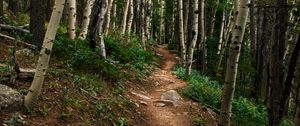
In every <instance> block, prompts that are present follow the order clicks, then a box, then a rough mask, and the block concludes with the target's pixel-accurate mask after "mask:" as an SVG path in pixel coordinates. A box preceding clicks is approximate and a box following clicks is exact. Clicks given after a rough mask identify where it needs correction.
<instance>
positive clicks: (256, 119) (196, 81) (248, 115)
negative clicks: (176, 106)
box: [175, 67, 267, 126]
mask: <svg viewBox="0 0 300 126" xmlns="http://www.w3.org/2000/svg"><path fill="white" fill-rule="evenodd" d="M175 73H176V74H177V75H178V77H179V78H181V79H183V78H184V68H182V67H177V68H175ZM184 93H185V94H186V95H187V96H189V97H191V98H193V99H195V100H197V101H199V102H200V103H202V104H205V105H208V106H209V107H212V108H213V109H214V110H218V108H220V105H221V102H220V99H221V94H222V87H221V85H220V84H219V83H218V82H216V81H213V80H211V79H210V78H209V77H207V76H204V75H201V74H199V72H197V71H192V73H191V75H190V77H189V79H188V86H187V88H186V89H185V91H184ZM232 112H233V121H234V123H236V124H239V125H243V126H258V125H259V126H261V125H267V110H266V107H265V106H262V105H255V104H254V103H252V102H251V101H249V100H248V99H246V98H242V97H239V98H235V99H234V100H233V103H232Z"/></svg>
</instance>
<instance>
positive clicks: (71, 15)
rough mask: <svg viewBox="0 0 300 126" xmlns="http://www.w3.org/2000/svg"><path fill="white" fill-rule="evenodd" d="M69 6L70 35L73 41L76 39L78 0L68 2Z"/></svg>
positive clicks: (68, 0)
mask: <svg viewBox="0 0 300 126" xmlns="http://www.w3.org/2000/svg"><path fill="white" fill-rule="evenodd" d="M67 5H68V34H69V37H70V38H71V39H75V37H76V33H75V29H76V0H67Z"/></svg>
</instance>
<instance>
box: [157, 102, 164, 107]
mask: <svg viewBox="0 0 300 126" xmlns="http://www.w3.org/2000/svg"><path fill="white" fill-rule="evenodd" d="M155 106H156V107H165V106H166V104H164V103H160V102H159V103H155Z"/></svg>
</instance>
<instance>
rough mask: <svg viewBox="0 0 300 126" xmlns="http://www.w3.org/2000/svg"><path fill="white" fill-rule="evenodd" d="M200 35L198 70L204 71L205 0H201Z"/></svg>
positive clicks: (205, 51)
mask: <svg viewBox="0 0 300 126" xmlns="http://www.w3.org/2000/svg"><path fill="white" fill-rule="evenodd" d="M200 12H201V34H200V35H201V37H200V44H199V46H200V47H199V49H200V52H199V53H200V59H199V60H200V68H201V69H200V70H201V71H205V70H206V67H207V66H206V53H207V50H206V43H205V40H206V30H205V28H206V25H205V0H201V11H200Z"/></svg>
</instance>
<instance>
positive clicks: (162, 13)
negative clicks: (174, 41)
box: [159, 0, 165, 44]
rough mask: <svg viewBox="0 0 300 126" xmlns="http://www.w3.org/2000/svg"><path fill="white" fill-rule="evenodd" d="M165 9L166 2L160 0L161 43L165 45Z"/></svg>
mask: <svg viewBox="0 0 300 126" xmlns="http://www.w3.org/2000/svg"><path fill="white" fill-rule="evenodd" d="M164 9H165V1H164V0H160V23H159V35H160V36H159V43H160V44H164V36H165V35H164V28H165V26H164V13H165V12H164V11H165V10H164Z"/></svg>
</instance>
